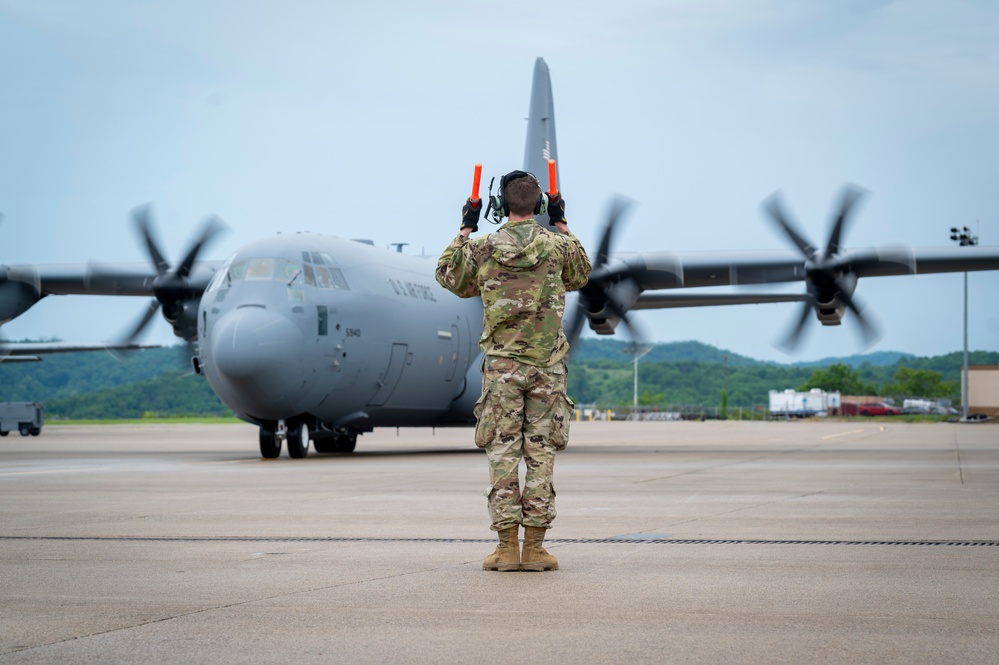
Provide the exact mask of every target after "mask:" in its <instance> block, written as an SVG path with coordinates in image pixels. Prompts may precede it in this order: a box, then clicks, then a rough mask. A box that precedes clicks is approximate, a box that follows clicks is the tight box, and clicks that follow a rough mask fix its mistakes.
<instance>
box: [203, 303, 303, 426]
mask: <svg viewBox="0 0 999 665" xmlns="http://www.w3.org/2000/svg"><path fill="white" fill-rule="evenodd" d="M303 341H304V336H303V334H302V331H301V330H299V328H298V326H296V325H295V324H294V323H293V322H292V321H290V320H289V319H288V318H287V317H285V316H283V315H281V314H279V313H277V312H273V311H269V310H267V309H264V308H263V307H253V306H250V307H240V308H238V309H235V310H233V311H231V312H228V313H226V314H225V315H223V317H222V318H221V319H219V320H218V321H217V322H216V323H215V325H214V326H213V329H212V336H211V352H212V360H213V361H214V364H215V368H216V369H217V371H218V374H219V375H220V377H221V378H222V379H223V380H224V381H225V382H226V383H227V384H228V386H229V388H230V389H231V390H230V391H228V392H231V395H232V397H233V398H234V400H235V401H236V402H238V403H239V410H240V411H243V412H245V413H249V414H251V415H253V416H256V417H258V418H275V419H276V418H284V417H287V416H289V415H292V414H295V413H298V409H296V408H295V403H296V401H297V398H298V397H299V396H300V394H301V392H302V390H303V389H304V378H303V377H304V375H303V374H302V372H301V363H302V350H303Z"/></svg>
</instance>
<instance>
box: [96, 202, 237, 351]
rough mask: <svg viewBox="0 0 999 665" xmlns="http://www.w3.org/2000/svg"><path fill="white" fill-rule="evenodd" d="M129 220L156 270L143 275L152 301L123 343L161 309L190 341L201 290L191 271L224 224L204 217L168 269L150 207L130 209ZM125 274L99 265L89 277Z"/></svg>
mask: <svg viewBox="0 0 999 665" xmlns="http://www.w3.org/2000/svg"><path fill="white" fill-rule="evenodd" d="M132 222H133V224H134V225H135V228H136V229H137V230H138V232H139V235H140V236H141V237H142V240H143V242H144V244H145V247H146V251H147V252H148V253H149V258H150V259H151V261H152V264H153V267H154V268H155V269H156V274H155V275H153V276H150V277H148V278H146V280H147V281H146V283H147V284H148V281H149V280H151V281H152V291H153V296H154V300H152V301H150V303H149V306H148V307H147V308H146V310H145V312H143V314H142V316H141V317H140V318H139V320H138V322H137V323H136V324H135V325H134V326H133V327H132V328H131V329H130V330H129V332H128V334H127V335H126V336H125V337H124V338H123V343H125V344H131V343H133V342H134V341H135V339H136V338H137V337H138V336H139V335H140V334H141V333H142V332H143V331H144V330H145V329H146V326H148V325H149V322H150V321H151V320H152V318H153V316H154V315H155V314H156V311H157V310H158V309H160V308H162V309H163V318H165V319H166V320H167V321H168V322H169V323H170V324H171V325H173V329H174V334H175V335H177V336H178V337H182V338H184V339H186V340H188V341H193V340H194V339H196V338H197V334H198V333H197V316H198V314H197V308H198V302H199V300H200V298H201V291H202V289H201V288H194V287H192V285H191V282H190V276H191V270H192V268H193V267H194V263H195V261H196V260H197V259H198V255H199V254H200V253H201V250H202V249H203V248H204V246H205V245H206V244H208V243H209V242H210V241H211V240H212V239H213V238H214V237H215V236H216V235H218V234H219V233H220V232H221V231H223V230H224V229H225V224H223V223H222V221H221V220H219V219H218V218H217V217H209V218H207V219H206V220H205V221H204V222H203V223H202V227H201V231H200V233H199V234H198V235H197V236H196V237H195V239H194V240H193V242H192V243H191V246H190V248H189V249H188V251H187V253H186V254H185V255H184V258H183V260H181V262H180V263H179V264H178V265H177V267H176V268H175V269H174V270H172V271H171V270H170V264H169V263H168V262H167V260H166V258H164V255H163V252H161V251H160V248H159V245H158V244H157V243H156V240H155V239H154V238H153V232H152V226H153V225H152V220H151V216H150V207H149V206H142V207H139V208H136V209H135V210H134V211H133V212H132ZM125 277H126V276H125V275H122V274H119V273H116V272H112V271H110V270H108V269H107V268H101V267H98V268H95V269H93V270H92V272H91V279H92V280H94V279H99V280H108V281H109V282H110V283H112V284H116V283H117V282H118V280H119V279H121V280H124V278H125Z"/></svg>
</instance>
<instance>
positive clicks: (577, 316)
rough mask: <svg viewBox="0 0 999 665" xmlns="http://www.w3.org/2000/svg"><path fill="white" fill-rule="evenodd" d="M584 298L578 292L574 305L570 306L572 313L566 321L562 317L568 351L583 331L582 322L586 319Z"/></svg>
mask: <svg viewBox="0 0 999 665" xmlns="http://www.w3.org/2000/svg"><path fill="white" fill-rule="evenodd" d="M584 299H585V296H583V294H582V293H580V294H579V297H578V298H577V299H576V304H575V306H574V307H573V308H572V314H571V315H570V318H569V320H568V322H566V321H565V317H563V319H562V328H563V330H564V331H565V337H566V339H568V340H569V353H572V349H573V348H574V347H575V346H576V342H578V341H579V335H580V333H582V331H583V323H584V322H585V321H586V303H585V302H584Z"/></svg>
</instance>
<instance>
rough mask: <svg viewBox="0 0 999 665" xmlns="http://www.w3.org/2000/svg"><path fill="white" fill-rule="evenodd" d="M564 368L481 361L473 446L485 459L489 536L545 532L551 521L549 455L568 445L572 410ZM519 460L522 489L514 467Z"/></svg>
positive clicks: (504, 360) (517, 467) (552, 489)
mask: <svg viewBox="0 0 999 665" xmlns="http://www.w3.org/2000/svg"><path fill="white" fill-rule="evenodd" d="M565 378H566V368H565V363H563V362H559V363H557V364H556V365H554V366H552V367H547V368H542V367H533V366H531V365H524V364H522V363H519V362H517V361H516V360H511V359H509V358H495V357H494V358H490V357H488V356H487V357H486V361H485V364H484V366H483V369H482V396H481V397H480V398H479V401H478V402H476V404H475V418H476V421H477V423H476V427H475V445H477V446H478V447H479V448H484V449H485V451H486V457H487V458H488V459H489V488H488V489H487V491H486V495H487V497H488V499H489V517H490V520H491V522H492V526H491V528H492V529H493V530H494V531H502V530H503V529H508V528H510V527H512V526H516V525H521V524H522V525H524V526H532V527H541V528H543V529H548V528H550V527H551V523H552V521H553V520H554V519H555V485H554V483H553V480H552V479H553V465H554V463H555V452H556V451H558V450H563V449H564V448H565V447H566V444H567V443H568V442H569V422H570V421H571V419H572V412H573V405H572V402H571V401H570V400H569V398H568V396H567V395H566V394H565ZM521 460H524V463H525V467H526V469H527V470H526V474H525V477H524V489H523V492H521V489H520V462H521Z"/></svg>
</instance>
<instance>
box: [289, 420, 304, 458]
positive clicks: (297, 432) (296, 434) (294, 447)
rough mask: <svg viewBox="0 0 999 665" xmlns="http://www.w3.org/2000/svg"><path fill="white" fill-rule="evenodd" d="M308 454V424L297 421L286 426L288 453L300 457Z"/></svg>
mask: <svg viewBox="0 0 999 665" xmlns="http://www.w3.org/2000/svg"><path fill="white" fill-rule="evenodd" d="M308 454H309V426H308V425H306V424H305V423H299V424H297V425H295V426H294V427H289V428H288V455H289V456H290V457H293V458H295V459H302V458H303V457H305V456H306V455H308Z"/></svg>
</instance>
